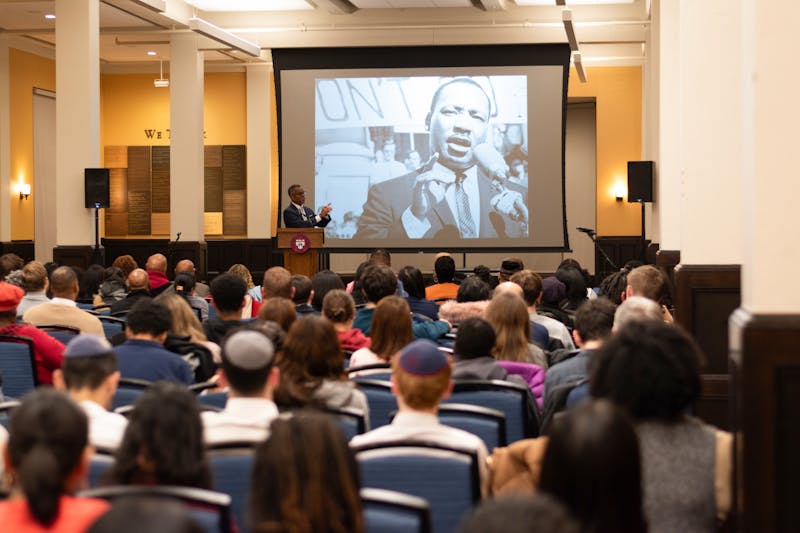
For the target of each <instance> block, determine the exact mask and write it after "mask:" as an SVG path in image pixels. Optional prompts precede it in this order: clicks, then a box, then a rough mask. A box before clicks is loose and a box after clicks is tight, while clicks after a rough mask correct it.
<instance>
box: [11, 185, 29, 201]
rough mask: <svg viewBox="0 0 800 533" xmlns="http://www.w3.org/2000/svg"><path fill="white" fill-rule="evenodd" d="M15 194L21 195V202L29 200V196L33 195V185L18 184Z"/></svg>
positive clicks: (15, 187)
mask: <svg viewBox="0 0 800 533" xmlns="http://www.w3.org/2000/svg"><path fill="white" fill-rule="evenodd" d="M14 192H16V193H19V199H20V200H27V199H28V196H30V195H31V184H30V183H21V182H20V183H17V184H16V185H15V186H14Z"/></svg>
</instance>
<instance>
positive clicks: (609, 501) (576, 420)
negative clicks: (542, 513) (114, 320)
mask: <svg viewBox="0 0 800 533" xmlns="http://www.w3.org/2000/svg"><path fill="white" fill-rule="evenodd" d="M539 489H540V490H541V491H543V492H545V493H548V494H550V495H551V496H553V497H555V498H557V499H558V500H560V501H561V502H562V503H563V504H564V505H566V506H567V508H568V509H569V510H570V512H571V514H572V516H574V517H575V518H577V519H578V520H579V521H580V523H581V525H582V526H583V530H584V531H593V532H597V533H622V532H626V533H646V532H647V531H648V528H647V521H646V519H645V517H644V513H643V509H642V474H641V466H640V463H639V444H638V441H637V438H636V432H635V430H634V428H633V424H632V423H631V421H630V420H629V419H628V417H627V416H626V415H625V413H624V412H623V411H622V410H621V409H618V408H617V407H615V406H614V405H613V404H611V403H610V402H608V401H596V402H588V403H586V404H584V405H581V406H580V407H577V408H575V409H574V410H572V411H570V412H569V413H567V414H566V415H565V416H564V417H563V418H561V419H559V420H557V421H556V422H555V423H554V425H553V429H552V431H551V432H550V438H549V442H548V443H547V451H546V452H545V455H544V460H543V461H542V477H541V483H540V484H539ZM673 531H680V530H673ZM689 531H691V530H689ZM707 531H712V530H707Z"/></svg>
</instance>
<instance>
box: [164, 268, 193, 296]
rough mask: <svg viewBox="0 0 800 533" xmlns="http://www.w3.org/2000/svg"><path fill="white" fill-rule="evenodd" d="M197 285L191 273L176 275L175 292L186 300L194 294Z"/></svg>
mask: <svg viewBox="0 0 800 533" xmlns="http://www.w3.org/2000/svg"><path fill="white" fill-rule="evenodd" d="M195 285H196V282H195V279H194V274H192V273H191V272H181V273H180V274H176V275H175V281H174V284H173V286H174V287H175V292H176V293H177V294H180V295H181V296H183V297H184V298H185V297H188V296H190V295H191V294H192V291H193V290H194V287H195ZM162 294H164V293H162Z"/></svg>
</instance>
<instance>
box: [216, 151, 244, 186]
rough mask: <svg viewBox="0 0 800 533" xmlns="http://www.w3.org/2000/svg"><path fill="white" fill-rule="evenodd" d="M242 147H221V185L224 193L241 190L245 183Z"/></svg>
mask: <svg viewBox="0 0 800 533" xmlns="http://www.w3.org/2000/svg"><path fill="white" fill-rule="evenodd" d="M245 164H246V161H245V149H244V146H223V147H222V183H223V188H224V190H226V191H231V190H243V189H244V188H245V187H246V186H247V184H246V183H245Z"/></svg>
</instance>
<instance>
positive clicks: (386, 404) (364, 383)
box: [355, 379, 397, 429]
mask: <svg viewBox="0 0 800 533" xmlns="http://www.w3.org/2000/svg"><path fill="white" fill-rule="evenodd" d="M355 383H356V386H357V387H358V389H359V390H360V391H361V392H363V393H364V395H366V397H367V403H368V404H369V427H370V428H372V429H375V428H378V427H381V426H385V425H386V424H389V423H390V422H391V421H392V414H391V413H392V412H394V411H396V410H397V398H395V397H394V394H392V385H391V383H389V382H388V381H382V380H378V379H357V380H355Z"/></svg>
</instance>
